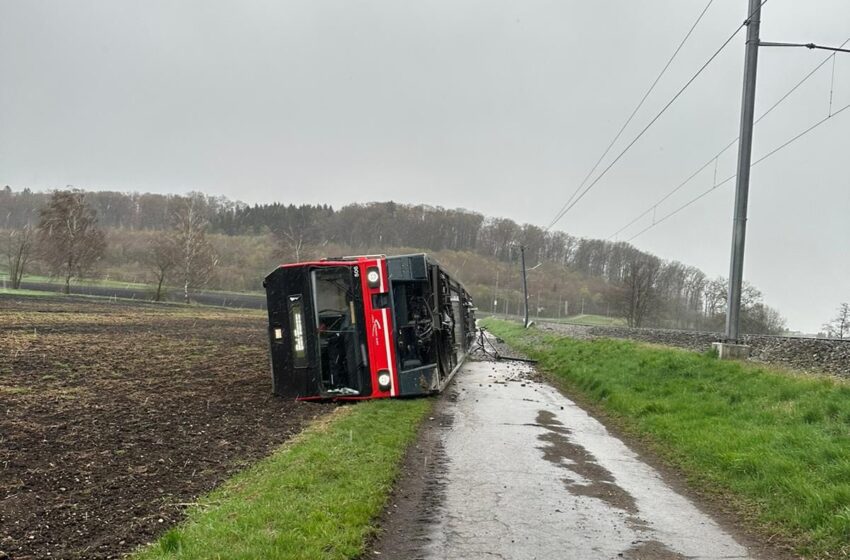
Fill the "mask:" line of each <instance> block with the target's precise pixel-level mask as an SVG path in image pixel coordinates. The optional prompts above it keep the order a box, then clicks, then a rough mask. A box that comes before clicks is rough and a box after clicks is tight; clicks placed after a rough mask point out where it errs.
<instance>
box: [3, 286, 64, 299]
mask: <svg viewBox="0 0 850 560" xmlns="http://www.w3.org/2000/svg"><path fill="white" fill-rule="evenodd" d="M0 295H7V296H21V297H24V296H26V297H51V296H56V295H58V294H57V292H40V291H37V290H13V289H11V288H0Z"/></svg>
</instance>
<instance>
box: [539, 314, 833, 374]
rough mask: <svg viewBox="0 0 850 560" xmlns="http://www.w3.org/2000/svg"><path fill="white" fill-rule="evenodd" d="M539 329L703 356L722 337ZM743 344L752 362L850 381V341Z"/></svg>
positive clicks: (775, 339)
mask: <svg viewBox="0 0 850 560" xmlns="http://www.w3.org/2000/svg"><path fill="white" fill-rule="evenodd" d="M538 326H539V328H541V329H543V330H548V331H553V332H558V333H562V334H565V335H567V336H571V337H574V338H626V339H630V340H639V341H641V342H652V343H655V344H664V345H666V346H675V347H678V348H685V349H687V350H693V351H696V352H704V351H706V350H709V349H710V348H711V343H712V342H717V341H718V340H720V339H721V337H722V335H721V334H720V333H710V332H692V331H676V330H668V329H631V328H627V327H591V326H585V325H572V324H565V323H547V322H542V321H541V322H540V323H538ZM743 343H744V344H748V345H749V346H750V347H751V351H750V360H751V361H757V362H765V363H769V364H777V365H782V366H787V367H791V368H794V369H799V370H804V371H820V372H827V373H830V374H833V375H836V376H839V377H845V378H850V340H834V339H823V338H791V337H781V336H763V335H745V336H744V337H743Z"/></svg>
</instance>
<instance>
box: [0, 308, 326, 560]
mask: <svg viewBox="0 0 850 560" xmlns="http://www.w3.org/2000/svg"><path fill="white" fill-rule="evenodd" d="M326 410H327V409H326V407H324V406H322V405H315V404H304V403H295V402H292V401H288V400H284V399H280V398H276V397H274V396H272V394H271V385H270V376H269V365H268V356H267V350H266V338H265V317H264V314H263V313H262V312H257V311H229V310H222V309H212V308H201V307H194V308H190V307H183V306H160V305H151V304H142V303H140V304H129V303H109V302H102V303H101V302H94V301H92V300H73V299H67V298H54V297H44V298H14V297H11V296H3V295H0V551H2V553H5V554H7V555H8V556H9V557H10V558H12V559H13V560H23V559H34V558H39V559H41V558H118V557H121V556H123V555H124V554H126V553H128V552H130V551H131V550H133V549H134V548H135V547H137V546H138V545H139V544H142V543H146V542H150V541H152V540H154V539H155V538H156V537H157V536H158V535H160V534H161V533H163V532H164V531H165V530H166V529H167V528H168V527H169V526H170V525H173V524H174V523H175V522H177V521H179V520H180V519H181V518H182V516H183V512H184V510H185V508H186V507H187V505H188V504H191V503H192V502H193V501H194V500H195V499H196V497H197V496H199V495H201V494H203V493H205V492H207V491H209V490H211V489H212V488H213V487H215V486H216V485H217V484H218V483H220V482H221V481H223V480H224V479H225V478H227V477H228V476H229V475H231V474H232V473H234V472H235V471H237V470H239V469H240V468H243V467H244V466H245V465H247V464H249V463H251V462H253V461H255V460H257V459H258V458H260V457H263V456H265V455H267V454H268V453H269V452H270V451H271V450H272V449H273V448H274V447H275V446H278V445H280V444H281V443H282V442H284V441H285V440H286V439H287V438H289V437H290V436H292V435H293V434H295V433H297V432H299V431H300V430H301V429H302V428H303V427H304V425H305V424H306V423H307V422H308V421H309V420H311V419H313V418H315V417H316V416H318V415H319V414H322V413H323V412H325V411H326ZM2 553H0V556H2Z"/></svg>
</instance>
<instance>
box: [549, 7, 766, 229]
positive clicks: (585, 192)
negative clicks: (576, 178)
mask: <svg viewBox="0 0 850 560" xmlns="http://www.w3.org/2000/svg"><path fill="white" fill-rule="evenodd" d="M765 4H767V0H763V1H762V3H761V4H760V5H759V6H760V7H761V6H764V5H765ZM753 13H755V12H753ZM752 15H753V14H750V15H749V17H748V18H747V19H746V20H744V22H743V23H742V24H741V25H740V26H738V28H737V29H735V32H734V33H732V34H731V35H730V36H729V38H728V39H726V41H724V42H723V44H722V45H720V48H719V49H717V50H716V51H715V52H714V54H712V55H711V56H710V57H709V59H708V60H707V61H706V62H705V63H704V64H703V65H702V66H701V67H700V69H699V70H697V72H696V74H694V75H693V76H692V77H691V79H689V80H688V81H687V82H686V83H685V85H684V86H682V88H681V89H680V90H679V91H678V92H677V93H676V95H674V96H673V98H672V99H671V100H670V101H668V102H667V104H666V105H665V106H664V107H663V108H662V109H661V111H660V112H659V113H658V114H657V115H656V116H655V117H654V118H653V119H652V120H651V121H649V124H647V125H646V126H645V127H644V128H643V130H641V131H640V133H638V135H637V136H635V138H634V139H633V140H632V141H631V142H629V144H628V145H627V146H626V147H625V149H624V150H623V151H622V152H620V154H619V155H618V156H617V157H616V158H614V161H612V162H611V163H610V164H608V166H607V167H606V168H605V169H604V170H603V171H602V173H600V174H599V175H598V176H597V177H596V179H594V180H593V182H591V183H590V184H589V185H588V186H587V187H585V189H584V190H583V191H581V194H579V195H578V197H576V198H575V199H574V200H573V201H572V202H571V203H569V204H568V205H567V206H566V208H564V209H563V210H561V211H560V212H558V214H557V215H556V216H555V218H554V219H553V220H552V222H551V223H550V224H549V225H548V226H547V227H546V229H547V230H549V229H551V228H552V226H554V225H555V224H556V223H558V221H559V220H560V219H561V218H563V217H564V216H565V215H566V214H567V212H569V211H570V210H571V209H572V208H573V207H574V206H575V205H576V204H578V202H579V201H580V200H581V199H582V198H584V196H585V195H586V194H587V193H588V192H590V190H591V189H592V188H593V187H595V186H596V185H597V184H598V183H599V181H600V180H601V179H602V178H603V177H604V176H605V175H606V174H607V173H608V171H610V170H611V168H612V167H614V165H616V164H617V162H618V161H620V159H622V157H623V156H624V155H626V153H627V152H628V151H629V150H630V149H631V148H632V146H634V145H635V144H636V143H637V141H638V140H640V139H641V137H643V135H644V134H646V132H647V131H648V130H649V129H650V128H652V125H654V124H655V123H656V121H658V119H660V118H661V115H663V114H664V113H665V112H667V109H669V108H670V106H671V105H673V103H675V102H676V100H677V99H679V97H681V95H682V94H683V93H684V92H685V90H687V89H688V87H690V85H691V84H692V83H694V81H695V80H696V79H697V78H698V77H699V76H700V74H702V73H703V71H705V69H706V68H708V66H709V65H710V64H711V63H712V62H713V61H714V59H715V58H717V57H718V56H719V55H720V53H721V52H722V51H723V50H724V49H725V48H726V47H727V46H728V45H729V43H731V42H732V39H734V38H735V36H736V35H737V34H738V32H740V31H741V29H743V28H744V27H746V26H747V24H748V23H749V21H750V18H751V17H752Z"/></svg>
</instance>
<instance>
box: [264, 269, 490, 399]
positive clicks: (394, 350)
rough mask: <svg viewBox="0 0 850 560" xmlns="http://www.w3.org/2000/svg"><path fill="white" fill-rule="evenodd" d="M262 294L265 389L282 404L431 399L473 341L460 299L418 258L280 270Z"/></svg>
mask: <svg viewBox="0 0 850 560" xmlns="http://www.w3.org/2000/svg"><path fill="white" fill-rule="evenodd" d="M263 285H264V287H265V289H266V297H267V299H268V312H269V341H270V350H271V367H272V385H273V388H274V392H275V394H277V395H280V396H284V397H294V398H297V399H304V400H307V399H368V398H383V397H400V396H414V395H425V394H429V393H435V392H439V391H441V390H442V389H443V387H445V386H446V384H447V383H448V382H449V380H450V379H451V377H452V376H453V375H454V373H455V372H456V371H457V369H458V368H459V367H460V365H461V363H462V362H463V359H464V358H465V356H466V353H467V351H468V350H469V347H470V344H471V343H472V342H473V339H474V337H475V317H474V308H473V305H472V299H471V298H470V296H469V294H468V293H467V292H466V290H464V288H463V286H462V285H461V284H460V283H458V282H457V281H456V280H454V279H452V278H451V277H450V276H449V274H448V273H447V272H446V271H445V270H444V269H443V268H442V267H441V266H440V265H439V264H438V263H437V262H436V261H434V260H433V259H432V258H430V257H429V256H428V255H425V254H417V255H401V256H395V257H386V256H383V255H380V256H361V257H344V258H334V259H326V260H321V261H316V262H306V263H296V264H287V265H283V266H280V267H279V268H277V269H276V270H275V271H274V272H272V273H271V274H269V275H268V276H267V277H266V279H265V281H264V282H263Z"/></svg>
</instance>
